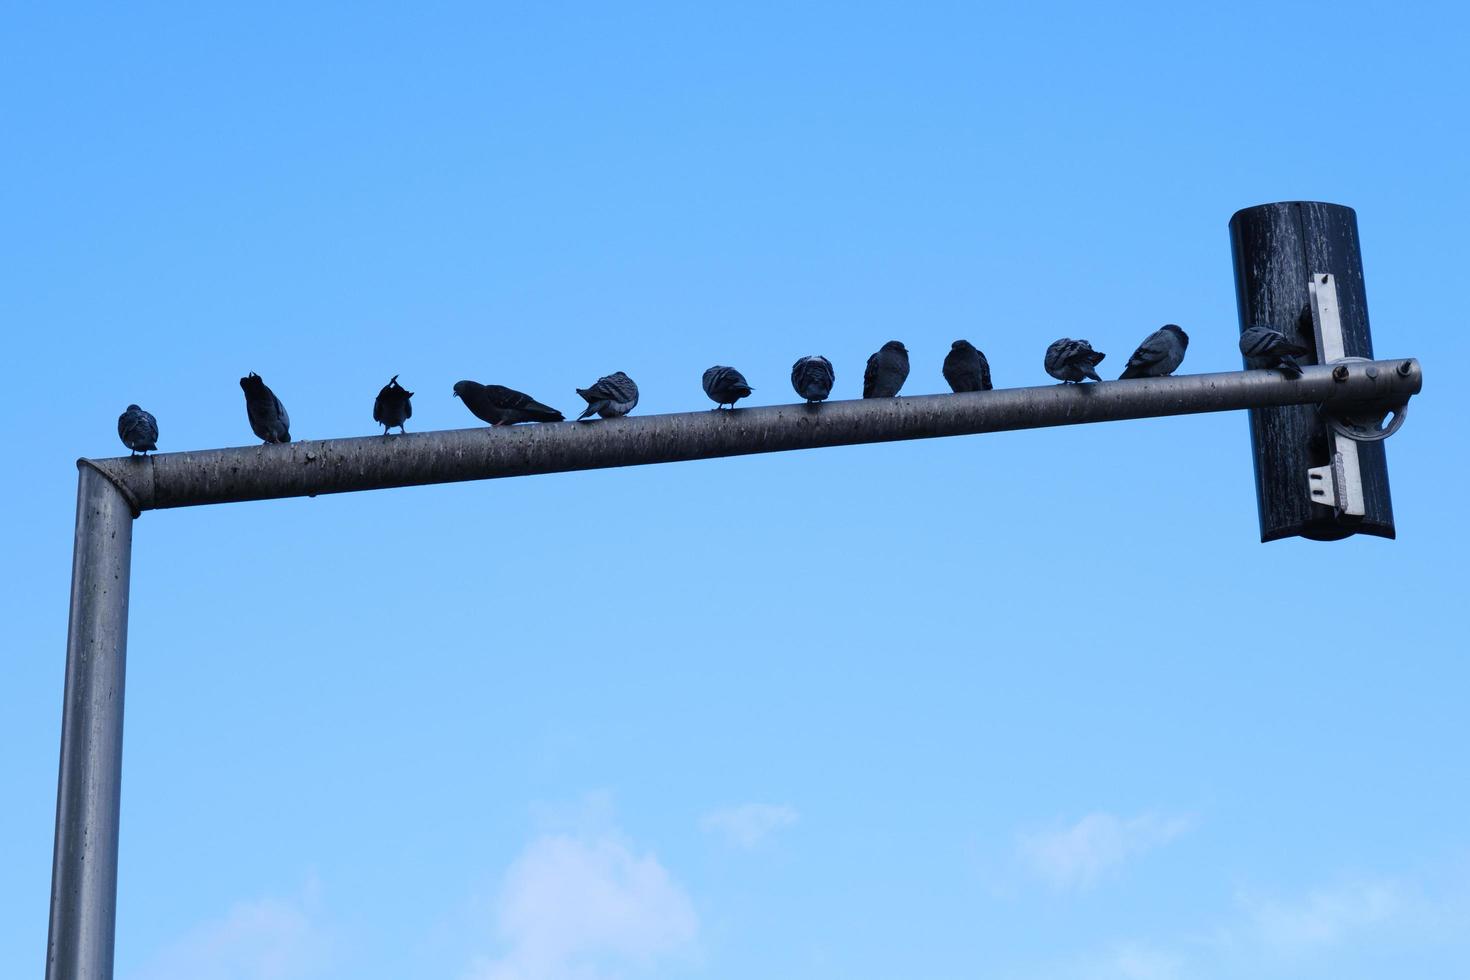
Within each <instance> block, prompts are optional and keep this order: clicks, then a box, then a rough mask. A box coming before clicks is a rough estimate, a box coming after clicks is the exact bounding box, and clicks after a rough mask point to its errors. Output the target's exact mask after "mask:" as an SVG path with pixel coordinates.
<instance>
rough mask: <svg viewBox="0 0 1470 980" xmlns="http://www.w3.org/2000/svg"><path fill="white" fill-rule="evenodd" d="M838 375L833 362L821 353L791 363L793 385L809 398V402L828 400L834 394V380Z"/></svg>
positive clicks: (804, 396) (799, 392)
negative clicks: (833, 367) (834, 371)
mask: <svg viewBox="0 0 1470 980" xmlns="http://www.w3.org/2000/svg"><path fill="white" fill-rule="evenodd" d="M836 377H837V376H836V375H835V374H834V373H833V371H832V362H831V361H829V360H827V359H826V358H825V357H823V356H822V355H821V354H812V355H811V356H809V357H803V358H800V359H799V360H797V362H796V363H795V364H793V365H791V387H793V388H795V389H796V393H797V394H798V395H800V396H801V397H803V398H805V399H806V400H807V404H811V403H812V402H822V401H826V400H827V396H828V395H830V394H832V382H833V381H834V380H836Z"/></svg>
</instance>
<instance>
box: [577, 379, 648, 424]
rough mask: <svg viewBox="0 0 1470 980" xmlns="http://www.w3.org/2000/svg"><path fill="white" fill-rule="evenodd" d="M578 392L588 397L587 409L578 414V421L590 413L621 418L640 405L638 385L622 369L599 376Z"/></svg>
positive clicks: (610, 417) (608, 417)
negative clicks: (590, 385)
mask: <svg viewBox="0 0 1470 980" xmlns="http://www.w3.org/2000/svg"><path fill="white" fill-rule="evenodd" d="M577 394H579V395H581V396H582V397H583V398H585V399H587V409H586V410H585V411H584V412H583V413H582V414H581V415H578V416H577V421H578V422H580V421H582V420H583V419H585V418H586V417H587V416H589V415H600V416H602V417H603V418H605V419H616V418H621V417H623V416H624V415H627V414H628V413H629V412H631V411H633V409H634V408H636V407H637V405H638V385H636V384H634V382H633V379H632V378H630V377H628V376H627V375H626V374H624V373H623V372H622V371H614V372H613V373H612V374H609V375H606V376H605V377H601V378H598V379H597V381H596V383H594V384H593V385H592V387H590V388H578V389H577Z"/></svg>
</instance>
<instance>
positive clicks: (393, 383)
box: [373, 374, 413, 436]
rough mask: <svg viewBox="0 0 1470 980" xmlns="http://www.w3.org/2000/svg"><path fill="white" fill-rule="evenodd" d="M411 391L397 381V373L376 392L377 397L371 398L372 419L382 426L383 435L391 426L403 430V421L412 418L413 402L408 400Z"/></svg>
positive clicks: (410, 396)
mask: <svg viewBox="0 0 1470 980" xmlns="http://www.w3.org/2000/svg"><path fill="white" fill-rule="evenodd" d="M412 397H413V392H411V391H409V390H408V389H407V388H405V387H403V385H401V384H399V383H398V375H396V374H395V375H393V377H391V378H389V379H388V383H387V384H385V385H383V389H382V390H381V391H379V392H378V397H377V398H376V399H374V400H373V421H374V422H377V423H378V424H379V425H381V426H382V427H383V435H385V436H386V435H387V434H388V430H389V429H391V428H393V426H395V425H396V426H398V431H399V432H405V431H407V430H406V429H404V428H403V423H404V422H407V421H408V420H409V419H411V418H413V403H412V402H410V401H409V399H410V398H412Z"/></svg>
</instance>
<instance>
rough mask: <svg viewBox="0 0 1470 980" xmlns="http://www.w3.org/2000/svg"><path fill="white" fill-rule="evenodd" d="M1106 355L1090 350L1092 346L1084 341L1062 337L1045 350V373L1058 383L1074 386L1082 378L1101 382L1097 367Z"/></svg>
mask: <svg viewBox="0 0 1470 980" xmlns="http://www.w3.org/2000/svg"><path fill="white" fill-rule="evenodd" d="M1104 357H1107V355H1106V354H1102V353H1099V352H1098V351H1095V350H1093V349H1092V345H1091V344H1089V343H1088V342H1087V341H1085V340H1073V339H1072V338H1071V337H1063V338H1062V339H1061V340H1057V341H1054V342H1053V343H1052V345H1051V346H1050V347H1048V348H1047V349H1046V359H1045V360H1044V361H1043V363H1044V364H1045V366H1046V373H1047V374H1049V375H1051V376H1052V377H1053V378H1056V379H1057V380H1058V381H1061V382H1063V383H1064V384H1065V383H1067V382H1071V383H1073V384H1076V383H1078V382H1080V381H1081V380H1082V379H1083V378H1091V379H1092V380H1093V381H1101V380H1102V378H1099V377H1098V376H1097V366H1098V364H1099V363H1100V362H1101V361H1102V359H1103V358H1104Z"/></svg>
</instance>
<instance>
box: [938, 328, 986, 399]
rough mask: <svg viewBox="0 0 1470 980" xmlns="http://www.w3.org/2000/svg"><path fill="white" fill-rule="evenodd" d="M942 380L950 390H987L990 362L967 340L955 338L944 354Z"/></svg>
mask: <svg viewBox="0 0 1470 980" xmlns="http://www.w3.org/2000/svg"><path fill="white" fill-rule="evenodd" d="M944 380H945V381H948V382H949V387H950V390H951V391H954V392H961V391H989V390H990V388H991V385H990V362H989V361H987V360H986V359H985V355H984V354H983V353H981V352H980V350H978V349H977V348H976V347H975V345H974V344H972V343H970V342H969V341H968V340H956V341H955V342H954V343H953V344H952V345H950V348H949V353H948V354H946V355H944Z"/></svg>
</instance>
